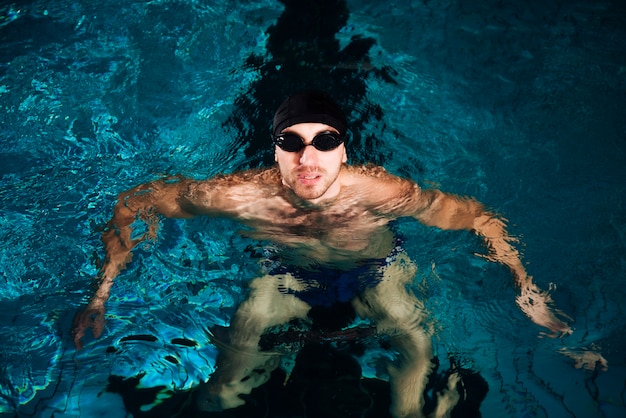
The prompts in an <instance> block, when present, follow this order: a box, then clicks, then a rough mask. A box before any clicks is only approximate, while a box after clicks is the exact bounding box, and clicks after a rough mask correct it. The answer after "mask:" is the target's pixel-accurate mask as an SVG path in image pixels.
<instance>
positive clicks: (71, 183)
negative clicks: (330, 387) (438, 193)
mask: <svg viewBox="0 0 626 418" xmlns="http://www.w3.org/2000/svg"><path fill="white" fill-rule="evenodd" d="M0 37H1V41H2V42H1V44H0V48H1V51H2V53H1V54H0V118H1V120H2V125H1V128H0V178H1V180H0V208H1V211H0V248H1V251H0V318H1V322H0V326H1V334H0V337H1V338H0V414H3V415H4V414H7V416H20V417H51V416H54V417H65V416H67V417H70V416H81V417H95V416H107V417H124V416H128V414H129V413H131V414H132V415H133V416H167V413H166V412H164V411H170V409H168V408H169V407H170V406H171V405H172V404H176V405H179V404H180V402H179V400H180V399H181V398H180V397H181V396H182V395H181V394H185V393H186V392H187V391H189V390H191V389H192V388H194V387H196V386H197V385H198V384H199V383H200V382H202V381H204V380H206V379H207V377H208V376H209V375H210V374H211V373H212V372H213V370H214V366H215V357H216V353H217V348H216V346H215V345H214V344H213V342H212V340H211V336H212V334H213V333H214V332H216V331H215V330H218V329H220V327H226V326H228V324H229V321H230V318H231V316H232V314H233V312H234V310H235V308H236V307H237V305H238V304H239V302H241V299H242V296H241V295H242V294H244V293H245V289H246V285H247V283H248V282H249V281H250V280H251V279H252V278H253V277H254V276H253V275H254V273H255V268H256V264H255V263H256V261H255V258H254V250H253V248H254V245H255V243H254V242H250V240H247V239H245V238H243V237H242V236H240V235H239V234H238V233H237V230H238V226H237V225H236V224H235V223H233V222H231V221H228V220H222V219H206V218H197V219H193V220H186V221H181V220H164V221H163V222H162V229H161V230H160V233H159V239H158V240H157V241H156V242H151V243H145V244H144V245H141V246H140V247H139V248H137V249H136V250H135V251H134V256H133V261H132V263H131V264H130V265H129V267H128V269H127V270H125V271H124V272H123V273H122V275H121V276H120V277H119V278H118V279H117V281H116V283H115V286H114V287H113V291H112V295H111V298H110V300H109V302H108V304H107V317H106V319H107V323H106V328H105V332H104V334H103V335H102V336H101V337H100V338H99V339H97V340H95V339H93V338H92V337H91V336H88V337H87V338H86V339H85V347H84V348H83V349H82V350H80V351H77V350H76V349H75V347H74V343H73V338H72V333H71V330H72V321H73V318H74V315H75V314H76V313H77V312H78V311H79V310H80V309H81V307H84V306H85V304H86V303H87V302H88V300H89V298H90V296H91V295H92V293H93V291H94V278H95V277H96V275H97V273H98V266H99V265H100V262H101V260H102V258H103V256H104V251H103V246H102V243H101V241H100V233H101V232H102V230H103V228H104V225H105V224H106V222H107V220H108V219H109V217H110V216H111V213H112V207H113V205H114V203H115V199H116V196H117V194H118V193H120V192H122V191H124V190H127V189H129V188H131V187H132V186H134V185H137V184H140V183H143V182H146V181H150V180H154V179H158V178H162V177H165V176H169V175H175V174H181V175H185V176H191V177H196V178H208V177H211V176H213V175H216V174H218V173H229V172H233V171H236V170H239V169H245V168H250V167H257V166H262V165H268V164H272V162H273V156H272V149H271V147H270V145H269V141H268V134H269V127H270V123H271V116H272V114H273V111H274V109H275V108H276V106H277V105H278V103H279V102H280V101H281V100H282V99H283V98H284V97H285V96H286V95H288V94H290V93H292V92H293V91H296V90H299V89H303V88H318V89H324V90H327V91H329V92H331V93H332V94H333V96H335V97H336V98H337V100H338V101H339V102H340V103H341V104H342V105H343V106H344V107H345V108H346V109H347V110H348V111H349V114H350V115H349V116H350V122H351V128H350V129H351V133H350V134H351V136H350V141H349V148H348V149H349V159H350V162H352V163H363V162H367V161H369V162H374V163H377V164H382V165H384V166H385V167H386V168H387V169H388V170H389V171H391V172H393V173H395V174H398V175H401V176H405V177H409V178H412V179H413V180H416V181H418V182H419V183H420V184H422V185H424V186H427V187H438V188H441V189H443V190H445V191H449V192H453V193H457V194H461V195H471V196H475V197H476V198H477V199H478V200H480V201H482V202H484V203H485V204H486V205H488V206H489V207H491V208H493V209H494V210H496V211H497V212H499V213H501V214H503V215H504V216H505V217H506V218H507V219H509V220H510V232H511V233H512V234H513V235H515V236H516V237H519V239H520V241H521V249H522V251H523V254H524V261H525V262H526V263H527V267H528V270H529V272H530V273H531V274H532V275H533V277H534V280H535V281H536V283H538V285H539V286H540V287H541V288H543V289H552V290H551V296H552V298H553V299H554V301H555V304H556V305H557V306H558V307H559V308H560V309H561V310H562V311H564V312H565V313H566V314H567V315H568V316H570V317H571V318H572V321H571V325H572V327H573V329H574V333H573V334H572V335H569V336H566V337H564V338H560V339H559V338H557V339H553V338H541V337H542V334H541V333H542V331H543V330H542V329H540V328H539V327H537V326H536V325H534V324H533V323H532V322H531V321H530V320H529V319H528V318H526V317H525V316H524V314H523V313H522V312H521V311H520V310H519V309H518V308H517V306H516V304H515V294H516V290H515V288H514V287H513V285H512V280H511V278H510V276H509V274H508V272H507V271H505V269H503V268H502V267H501V266H498V265H495V264H493V263H489V262H488V261H486V260H485V259H484V258H481V257H477V256H476V254H484V253H485V251H486V250H485V249H484V248H483V247H482V246H481V244H480V241H479V240H478V239H477V238H475V237H474V236H473V235H472V234H470V233H465V232H449V231H439V230H434V229H430V228H426V227H424V226H422V225H418V224H416V223H414V222H409V221H400V222H399V223H398V225H396V227H397V228H398V230H399V231H400V232H401V234H402V236H403V237H405V247H406V250H407V252H408V253H409V254H410V256H411V258H412V259H413V260H414V261H415V262H416V263H417V265H418V266H419V270H418V273H417V275H416V277H415V280H414V285H413V286H412V288H413V291H415V292H416V293H417V294H418V295H419V296H420V297H421V298H422V299H423V300H424V301H425V304H426V307H427V309H428V311H429V312H430V315H431V317H432V319H431V321H432V326H433V329H434V336H433V344H434V349H435V355H436V357H437V359H438V361H439V362H440V368H439V370H438V373H439V374H440V375H442V374H445V371H446V370H447V369H448V368H450V367H451V365H452V364H456V365H460V366H461V367H462V368H463V369H464V370H466V371H467V373H471V374H472V375H473V376H476V379H475V384H476V387H477V388H478V387H480V388H484V387H488V390H486V393H484V399H482V398H481V399H480V400H479V402H480V407H479V408H480V414H481V415H482V416H484V417H552V418H554V417H623V416H626V379H625V378H624V376H626V337H625V336H626V321H625V320H624V317H625V312H624V309H625V308H624V306H625V304H626V258H625V254H626V251H625V247H626V208H625V207H624V205H625V202H624V199H625V197H626V193H625V189H626V169H625V163H626V156H625V150H626V118H625V117H624V116H625V111H624V109H626V5H625V4H624V2H621V1H609V0H597V1H582V0H572V1H568V2H563V1H541V2H540V1H534V0H533V1H528V0H526V1H508V2H502V1H494V0H491V1H490V0H477V1H472V2H469V1H460V0H456V1H453V0H440V1H438V0H433V1H423V2H417V1H409V0H400V1H393V2H380V1H374V0H366V1H356V0H350V1H345V0H318V1H312V0H302V1H295V0H284V1H270V0H255V1H248V2H237V1H233V0H227V1H211V0H206V1H195V0H194V1H182V0H180V1H168V0H160V1H151V2H145V1H134V2H133V1H119V0H112V1H106V2H96V1H86V0H82V1H80V0H79V1H57V2H49V1H44V0H34V1H8V2H7V1H5V2H3V3H2V4H1V5H0ZM251 248H252V249H251ZM363 340H364V342H363V344H362V345H363V347H365V348H367V349H366V350H361V352H359V353H358V355H357V354H356V353H351V352H349V350H348V351H347V352H348V354H349V355H348V358H350V359H353V360H354V361H355V362H356V364H358V367H360V368H361V371H362V375H363V379H362V380H363V381H364V382H368V383H367V384H368V385H373V384H379V383H380V382H383V383H380V384H383V385H384V382H385V380H386V378H387V376H386V375H385V372H384V370H383V368H382V367H381V366H380V364H382V363H381V362H382V360H384V358H385V357H386V356H389V355H391V354H390V353H388V352H387V351H385V350H384V349H383V348H381V347H382V345H383V344H381V343H380V341H376V340H375V339H374V340H372V339H371V338H369V337H364V338H363ZM345 353H346V350H343V351H342V350H338V352H337V353H336V356H338V357H337V358H340V360H339V361H340V362H344V363H345V361H346V360H345V359H346V357H345V356H344V355H345ZM305 354H307V355H308V356H309V357H306V356H304V355H303V357H301V358H300V359H299V360H298V361H300V362H304V363H306V362H307V361H317V360H311V359H318V360H319V359H320V358H322V357H323V356H320V355H318V354H316V353H314V352H313V354H311V353H305ZM303 359H304V360H303ZM581 359H583V360H584V361H582V360H581ZM293 361H295V357H292V358H285V360H284V364H283V369H284V370H292V369H293V370H296V371H297V370H299V369H296V368H297V367H298V363H297V362H296V365H295V366H294V363H293ZM329 361H330V360H329ZM300 367H301V366H300ZM294 373H296V372H295V371H294ZM357 381H358V378H357ZM468 382H470V380H468ZM484 383H486V386H485V385H484ZM468 384H469V383H468ZM368 387H369V388H370V393H373V390H372V389H371V388H372V386H368ZM344 388H345V387H344ZM267 390H269V391H270V393H271V390H272V389H271V388H270V389H267ZM276 390H279V389H276ZM280 390H282V389H280ZM281 393H282V392H281ZM267 398H268V399H270V398H271V396H269V395H268V397H267ZM384 401H385V400H384V399H382V400H380V402H382V403H383V404H384ZM383 409H384V408H383ZM357 410H358V408H356V407H355V411H356V412H358V411H357ZM468 411H469V407H468V409H467V410H466V411H465V415H464V416H478V415H477V413H476V412H475V411H474V412H473V413H474V415H471V413H470V412H468ZM283 412H284V411H283ZM359 413H360V412H359ZM458 413H459V414H461V413H463V411H460V412H458ZM225 416H226V415H225ZM261 416H266V415H261ZM269 416H271V415H269ZM276 416H278V415H276ZM355 416H356V415H355ZM459 416H460V415H459Z"/></svg>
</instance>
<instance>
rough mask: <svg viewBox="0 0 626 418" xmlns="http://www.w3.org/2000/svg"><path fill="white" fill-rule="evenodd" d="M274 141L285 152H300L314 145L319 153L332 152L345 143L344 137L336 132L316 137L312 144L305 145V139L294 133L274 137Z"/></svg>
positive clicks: (323, 133)
mask: <svg viewBox="0 0 626 418" xmlns="http://www.w3.org/2000/svg"><path fill="white" fill-rule="evenodd" d="M272 141H273V142H274V144H275V145H276V146H278V147H279V148H280V149H282V150H283V151H287V152H300V151H302V150H303V149H304V148H305V147H308V146H309V145H313V147H314V148H315V149H316V150H318V151H332V150H334V149H335V148H337V147H338V146H339V145H341V143H342V142H343V137H342V136H340V135H339V134H336V133H334V132H322V133H320V134H317V135H315V137H313V140H312V141H311V143H310V144H305V143H304V139H303V138H302V137H301V136H299V135H296V134H293V133H285V134H280V135H272Z"/></svg>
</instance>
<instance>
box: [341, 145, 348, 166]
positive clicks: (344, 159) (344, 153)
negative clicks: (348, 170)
mask: <svg viewBox="0 0 626 418" xmlns="http://www.w3.org/2000/svg"><path fill="white" fill-rule="evenodd" d="M347 161H348V153H347V152H346V149H345V148H344V149H343V157H341V162H342V163H345V162H347Z"/></svg>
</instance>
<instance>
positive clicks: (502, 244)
mask: <svg viewBox="0 0 626 418" xmlns="http://www.w3.org/2000/svg"><path fill="white" fill-rule="evenodd" d="M472 230H473V231H474V232H475V233H476V234H478V235H479V236H481V237H482V238H483V239H484V240H485V243H486V245H487V248H488V250H489V253H488V254H487V255H486V258H487V259H489V260H491V261H495V262H497V263H500V264H503V265H505V266H507V267H508V268H509V269H510V270H511V272H512V273H513V276H514V278H515V283H516V284H517V286H520V287H521V286H523V285H524V284H525V283H526V282H527V280H528V274H527V272H526V269H525V268H524V265H523V264H522V260H521V258H520V253H519V251H518V250H517V249H516V248H515V246H514V244H517V243H519V240H518V239H517V238H514V237H511V236H510V235H509V234H508V232H507V231H506V225H505V222H504V220H502V219H501V218H499V217H497V216H495V215H493V214H491V213H488V212H482V213H481V214H479V216H477V217H476V218H474V222H473V226H472Z"/></svg>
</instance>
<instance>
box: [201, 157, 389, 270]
mask: <svg viewBox="0 0 626 418" xmlns="http://www.w3.org/2000/svg"><path fill="white" fill-rule="evenodd" d="M225 180H226V181H227V182H228V183H229V184H227V185H226V187H225V188H224V189H223V191H225V192H227V193H228V195H227V196H226V198H227V199H228V202H229V203H228V204H229V205H230V206H232V205H233V203H232V202H237V204H236V205H235V206H234V207H232V208H231V211H230V212H231V213H230V214H229V215H230V216H232V217H234V218H236V219H238V220H239V221H240V222H242V223H243V224H245V225H246V226H248V227H250V230H249V231H246V232H245V233H246V235H248V236H250V237H251V238H255V239H260V240H267V241H271V242H273V243H277V244H282V245H283V246H284V247H286V248H287V249H288V251H289V258H290V259H292V260H298V259H302V260H306V263H311V262H315V263H323V264H325V265H335V264H336V265H338V266H339V265H341V266H345V264H346V263H348V264H352V263H354V262H358V260H363V259H372V258H384V257H385V256H387V255H388V254H389V252H390V251H391V249H392V248H393V246H394V236H393V233H392V232H391V231H390V230H389V227H388V223H389V221H390V220H391V218H390V217H387V216H383V215H380V214H375V213H374V212H373V211H372V209H371V208H370V207H368V205H367V202H368V200H367V199H366V197H367V195H370V194H371V193H375V192H376V191H372V190H371V189H366V188H363V187H358V185H356V184H353V183H354V182H353V183H351V181H350V180H347V181H344V184H343V185H342V190H341V192H340V194H339V195H338V196H337V197H336V198H335V199H333V200H332V201H327V202H323V203H320V204H318V205H311V204H310V203H309V202H307V201H303V200H301V199H299V198H298V197H297V196H295V195H294V194H293V192H292V191H291V190H290V189H288V188H286V187H285V186H284V185H282V183H281V181H280V174H279V173H278V171H277V170H271V169H270V170H266V171H263V172H260V173H258V174H257V175H255V176H253V177H246V178H237V177H230V176H229V177H227V178H225ZM218 188H219V187H218ZM366 193H367V195H366ZM220 197H224V196H219V193H216V194H215V195H214V196H213V199H216V198H217V199H220ZM225 205H226V204H225ZM299 255H301V257H299Z"/></svg>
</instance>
